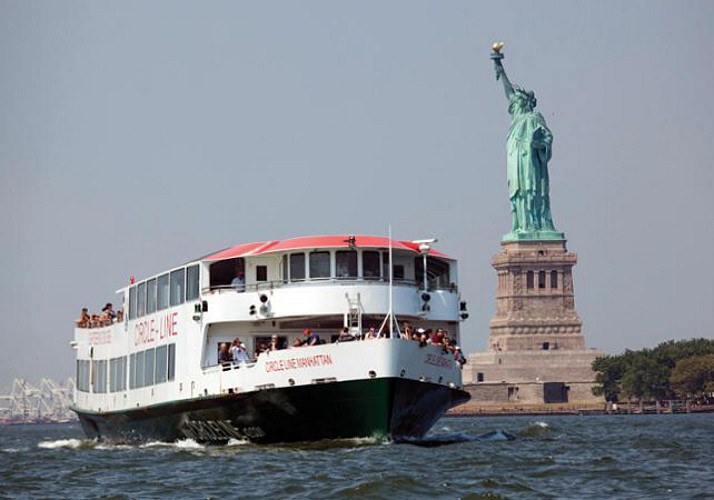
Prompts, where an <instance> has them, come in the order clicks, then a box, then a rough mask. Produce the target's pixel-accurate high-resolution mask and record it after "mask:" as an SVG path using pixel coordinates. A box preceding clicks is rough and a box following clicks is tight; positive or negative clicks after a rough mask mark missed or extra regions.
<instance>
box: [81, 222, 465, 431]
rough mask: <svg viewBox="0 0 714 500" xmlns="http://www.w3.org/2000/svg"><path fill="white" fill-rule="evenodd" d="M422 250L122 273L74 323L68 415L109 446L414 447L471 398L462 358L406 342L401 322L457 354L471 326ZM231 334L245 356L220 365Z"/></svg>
mask: <svg viewBox="0 0 714 500" xmlns="http://www.w3.org/2000/svg"><path fill="white" fill-rule="evenodd" d="M434 241H435V240H417V241H398V240H393V239H391V238H388V237H379V236H355V235H337V236H316V237H300V238H293V239H287V240H280V241H267V242H260V243H248V244H242V245H238V246H234V247H231V248H228V249H225V250H222V251H219V252H217V253H213V254H210V255H208V256H205V257H201V258H199V259H195V260H192V261H189V262H188V263H185V264H182V265H180V266H176V267H174V268H171V269H169V270H167V271H165V272H162V273H159V274H156V275H154V276H150V277H147V278H146V279H140V280H135V279H134V278H133V277H132V278H131V280H129V284H128V286H126V287H124V288H122V289H120V290H118V292H117V294H118V296H119V297H118V301H117V302H118V303H119V304H120V307H121V309H120V311H121V313H120V314H119V316H118V317H117V318H115V319H113V320H112V319H111V318H109V319H106V320H104V321H99V322H93V323H92V324H89V325H85V324H82V325H81V326H78V327H77V328H75V336H74V340H73V341H72V342H71V345H72V347H73V349H75V350H76V352H77V384H76V391H75V397H74V403H73V406H72V409H73V410H74V411H75V412H76V413H77V414H78V416H79V419H80V422H81V425H82V428H83V430H84V432H85V433H86V434H87V436H88V437H90V438H99V439H102V440H109V441H122V442H137V441H150V440H158V441H176V440H181V439H193V440H196V441H198V442H207V443H225V442H228V441H229V440H231V439H238V440H249V441H253V442H258V443H274V442H294V441H307V440H319V439H340V438H356V437H372V436H374V437H382V438H385V439H391V440H394V441H400V440H405V439H414V438H420V437H422V436H424V434H426V433H427V431H428V430H429V429H430V428H431V427H432V426H433V425H434V423H435V422H436V421H437V420H438V419H439V418H440V417H441V416H442V415H444V413H445V412H446V411H447V410H448V409H449V408H452V407H454V406H456V405H458V404H461V403H464V402H466V401H467V400H468V399H469V395H468V393H467V392H465V391H464V390H463V387H462V381H461V369H460V368H461V365H460V363H459V362H457V361H456V358H455V355H454V352H458V351H454V350H453V349H451V348H445V347H444V346H442V345H435V344H431V343H429V344H426V345H425V343H424V342H421V343H420V342H418V341H415V340H406V339H404V338H403V337H404V335H403V334H404V332H403V331H402V330H403V325H404V324H405V322H408V323H409V324H410V328H411V329H412V330H417V331H421V330H422V329H423V330H428V329H431V330H433V331H436V330H437V329H443V330H446V332H447V334H446V335H447V336H448V337H449V338H450V339H451V340H452V342H455V343H457V344H458V343H459V341H460V339H459V326H460V322H461V321H463V320H464V319H465V318H466V317H467V316H468V313H467V312H466V303H465V302H462V301H461V298H460V295H459V290H458V285H457V262H456V260H455V259H453V258H450V257H448V256H446V255H444V254H443V253H441V252H439V251H437V250H435V249H434V248H432V246H433V242H434ZM390 263H391V265H390ZM236 278H238V279H237V280H236ZM122 313H123V314H122ZM370 327H373V328H374V329H375V331H376V332H377V335H376V337H377V338H366V336H365V335H364V332H365V331H367V330H368V329H369V328H370ZM305 332H307V333H309V334H310V335H312V337H310V338H312V339H313V345H301V346H298V344H300V343H301V342H299V341H298V340H297V339H304V338H305ZM340 333H342V337H340ZM314 334H317V335H319V337H320V339H321V340H320V342H316V341H315V337H314ZM275 337H277V339H275ZM370 337H373V336H372V335H370ZM236 339H240V342H237V343H238V344H240V343H242V344H245V347H246V348H247V351H248V353H249V355H250V359H248V360H244V361H240V362H225V359H222V362H221V363H219V354H220V352H219V351H220V350H221V349H225V347H222V344H229V345H230V344H231V343H233V342H234V340H236ZM271 340H273V341H275V343H276V344H277V345H278V346H279V347H281V348H280V349H277V350H266V349H264V347H265V346H268V345H270V343H271Z"/></svg>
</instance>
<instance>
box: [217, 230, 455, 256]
mask: <svg viewBox="0 0 714 500" xmlns="http://www.w3.org/2000/svg"><path fill="white" fill-rule="evenodd" d="M351 237H353V236H352V235H332V236H303V237H300V238H291V239H289V240H275V241H265V242H256V243H246V244H243V245H237V246H234V247H231V248H227V249H225V250H221V251H220V252H217V253H214V254H211V255H208V256H207V257H204V260H208V261H216V260H224V259H233V258H236V257H249V256H253V255H263V254H267V253H274V252H288V251H291V250H306V249H311V248H350V238H351ZM354 247H356V248H389V238H385V237H384V236H354ZM392 248H393V249H395V250H409V251H411V252H414V253H420V252H419V244H417V243H412V242H411V241H399V240H392ZM429 255H431V256H432V257H441V258H444V259H448V258H449V257H447V256H446V255H444V254H443V253H441V252H438V251H436V250H433V249H431V250H429Z"/></svg>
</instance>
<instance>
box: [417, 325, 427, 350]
mask: <svg viewBox="0 0 714 500" xmlns="http://www.w3.org/2000/svg"><path fill="white" fill-rule="evenodd" d="M417 335H419V347H424V346H426V345H427V344H428V343H429V334H428V333H427V332H426V330H424V329H423V328H417Z"/></svg>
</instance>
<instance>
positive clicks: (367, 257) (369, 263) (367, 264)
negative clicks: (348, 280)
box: [362, 250, 379, 280]
mask: <svg viewBox="0 0 714 500" xmlns="http://www.w3.org/2000/svg"><path fill="white" fill-rule="evenodd" d="M362 275H363V276H364V279H368V280H374V279H379V252H374V251H371V250H367V251H364V252H362Z"/></svg>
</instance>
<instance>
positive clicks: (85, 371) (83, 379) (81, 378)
mask: <svg viewBox="0 0 714 500" xmlns="http://www.w3.org/2000/svg"><path fill="white" fill-rule="evenodd" d="M77 390H79V391H82V392H89V360H87V359H78V360H77Z"/></svg>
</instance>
